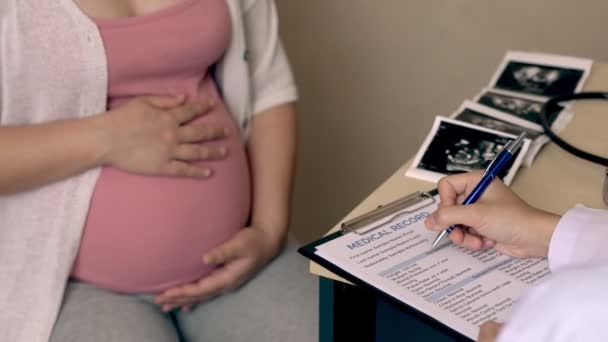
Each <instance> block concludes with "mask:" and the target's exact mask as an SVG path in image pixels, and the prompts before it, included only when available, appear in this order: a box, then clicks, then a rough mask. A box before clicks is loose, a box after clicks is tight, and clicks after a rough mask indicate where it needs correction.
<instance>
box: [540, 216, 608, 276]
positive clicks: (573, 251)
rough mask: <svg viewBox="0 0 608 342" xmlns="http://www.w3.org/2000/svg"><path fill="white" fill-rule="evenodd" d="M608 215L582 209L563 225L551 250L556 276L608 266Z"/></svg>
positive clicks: (558, 230) (552, 241)
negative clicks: (573, 269)
mask: <svg viewBox="0 0 608 342" xmlns="http://www.w3.org/2000/svg"><path fill="white" fill-rule="evenodd" d="M607 243H608V211H607V210H598V209H591V208H586V207H584V206H582V205H578V206H576V207H575V208H572V209H570V210H569V211H568V212H566V214H564V216H563V217H562V219H561V220H560V221H559V223H558V225H557V227H556V229H555V232H554V233H553V237H552V239H551V244H550V246H549V266H550V268H551V271H552V272H556V271H559V270H561V269H564V268H569V267H576V266H580V265H586V264H597V263H602V264H603V263H608V244H607Z"/></svg>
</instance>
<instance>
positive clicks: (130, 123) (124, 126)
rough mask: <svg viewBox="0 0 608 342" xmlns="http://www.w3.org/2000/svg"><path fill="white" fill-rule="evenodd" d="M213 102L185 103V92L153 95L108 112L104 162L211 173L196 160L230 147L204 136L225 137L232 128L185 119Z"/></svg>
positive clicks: (162, 171) (163, 172) (138, 169)
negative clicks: (172, 94)
mask: <svg viewBox="0 0 608 342" xmlns="http://www.w3.org/2000/svg"><path fill="white" fill-rule="evenodd" d="M213 107H214V106H213V104H211V103H204V102H202V103H200V102H199V103H191V104H184V96H148V97H139V98H135V99H134V100H131V101H129V102H128V103H127V104H125V105H124V106H121V107H119V108H117V109H114V110H111V111H109V112H107V118H108V119H107V120H106V122H108V124H107V125H106V130H105V132H107V134H105V136H106V139H107V141H108V144H107V146H109V148H108V151H107V153H106V155H105V158H104V164H106V165H111V166H114V167H116V168H119V169H122V170H124V171H129V172H133V173H139V174H145V175H156V176H185V177H208V176H210V175H211V170H210V169H209V168H202V167H200V166H199V165H196V164H195V162H199V161H205V160H217V159H223V158H224V157H225V156H226V155H227V148H226V147H225V146H222V145H219V146H218V145H214V146H207V145H206V144H200V143H201V142H205V141H211V140H218V139H223V138H225V137H226V136H227V129H226V128H225V127H223V126H218V125H210V124H190V125H185V124H186V123H188V122H190V121H192V120H193V119H196V118H197V117H199V116H201V115H204V114H206V113H208V112H209V111H211V110H212V109H213Z"/></svg>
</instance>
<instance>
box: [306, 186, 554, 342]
mask: <svg viewBox="0 0 608 342" xmlns="http://www.w3.org/2000/svg"><path fill="white" fill-rule="evenodd" d="M435 199H436V202H435V204H432V205H430V206H427V207H424V208H421V209H419V210H418V211H416V212H413V213H410V214H408V215H406V216H399V217H396V218H395V219H394V220H392V221H391V222H386V223H385V224H383V225H382V226H379V227H377V228H376V229H374V230H373V231H370V232H368V233H366V234H364V235H358V234H356V233H349V234H345V235H343V236H341V237H339V238H337V239H334V240H332V241H329V242H326V243H324V244H322V245H320V246H318V247H317V251H316V254H317V255H319V256H321V257H323V258H324V259H326V260H327V261H329V262H331V263H333V264H335V265H336V266H338V267H340V268H341V269H343V270H345V271H346V272H348V273H350V274H352V275H354V276H355V277H357V278H359V279H362V280H363V281H365V282H366V283H368V284H370V285H371V286H374V287H375V288H377V289H379V290H381V291H383V292H385V293H387V294H388V295H390V296H392V297H394V298H396V299H398V300H400V301H402V302H403V303H406V304H407V305H409V306H411V307H414V308H415V309H417V310H418V311H420V312H422V313H424V314H426V315H428V316H431V317H433V318H435V319H436V320H438V321H440V322H442V323H443V324H445V325H447V326H449V327H450V328H452V329H454V330H456V331H458V332H460V333H461V334H463V335H465V336H468V337H470V338H471V339H476V338H477V334H478V331H479V326H480V325H481V324H482V323H483V322H485V321H487V320H492V319H493V320H500V319H501V318H503V317H505V315H507V314H508V312H509V310H510V308H511V307H512V306H513V304H514V303H515V301H516V300H517V299H518V298H519V297H520V296H521V295H522V294H523V293H524V291H525V290H526V289H528V288H530V287H531V286H533V285H535V284H537V283H538V282H540V281H541V280H543V279H545V278H546V277H547V276H549V275H550V271H549V268H548V263H547V261H546V260H545V259H514V258H511V257H508V256H505V255H501V254H500V253H498V252H496V251H495V250H493V249H491V250H487V251H480V252H473V251H468V250H465V249H463V248H459V247H456V246H455V245H453V244H452V243H451V242H449V241H448V240H447V239H446V240H445V241H443V242H442V243H440V245H439V246H437V247H436V248H435V249H433V250H431V243H432V241H433V240H434V238H435V236H436V235H437V234H436V233H435V232H431V231H429V230H427V229H426V228H424V219H425V218H426V217H427V216H429V215H430V214H431V213H432V212H433V211H434V210H435V209H436V207H437V201H438V196H436V197H435Z"/></svg>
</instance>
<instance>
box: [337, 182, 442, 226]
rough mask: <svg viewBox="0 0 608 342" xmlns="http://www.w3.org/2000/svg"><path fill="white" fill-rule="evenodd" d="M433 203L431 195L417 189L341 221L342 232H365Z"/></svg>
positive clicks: (433, 198)
mask: <svg viewBox="0 0 608 342" xmlns="http://www.w3.org/2000/svg"><path fill="white" fill-rule="evenodd" d="M434 203H435V197H433V195H431V194H430V193H428V192H420V191H417V192H415V193H412V194H410V195H407V196H405V197H402V198H400V199H397V200H395V201H393V202H390V203H389V204H386V205H381V206H379V207H378V208H377V209H374V210H372V211H370V212H368V213H365V214H363V215H361V216H358V217H355V218H353V219H351V220H348V221H346V222H344V223H342V225H341V230H342V234H348V233H351V232H352V233H355V234H358V235H364V234H367V233H369V232H371V231H372V230H375V229H377V228H379V227H381V226H383V225H385V224H387V223H389V222H392V221H393V220H394V219H396V218H397V217H399V216H401V215H404V214H411V213H413V212H416V211H418V210H420V209H422V208H424V207H428V206H429V205H431V204H434Z"/></svg>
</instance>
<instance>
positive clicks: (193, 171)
mask: <svg viewBox="0 0 608 342" xmlns="http://www.w3.org/2000/svg"><path fill="white" fill-rule="evenodd" d="M164 174H165V175H167V176H179V177H192V178H207V177H210V176H211V175H212V174H213V172H212V171H211V169H210V168H206V167H201V166H198V165H193V164H190V163H187V162H183V161H178V160H173V161H171V162H169V163H168V164H167V165H166V166H165V168H164Z"/></svg>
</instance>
